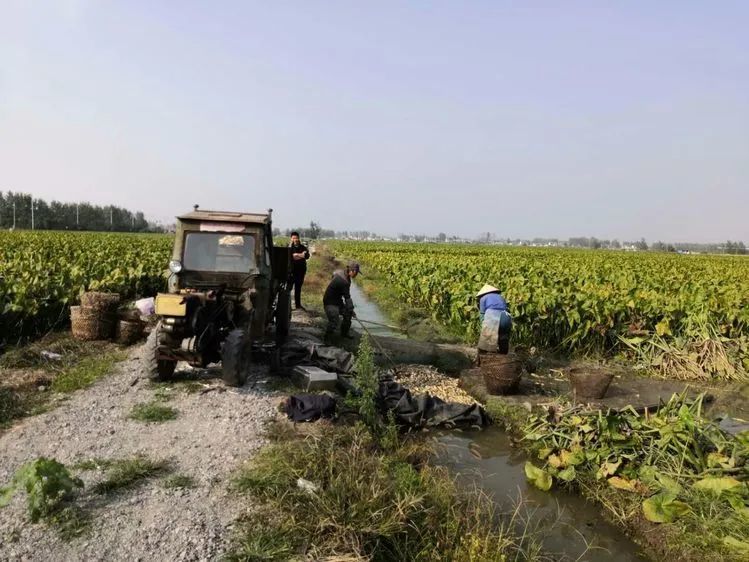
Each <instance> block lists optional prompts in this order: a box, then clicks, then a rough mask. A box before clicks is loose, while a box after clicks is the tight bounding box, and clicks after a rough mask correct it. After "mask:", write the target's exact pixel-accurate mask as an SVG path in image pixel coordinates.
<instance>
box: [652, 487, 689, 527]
mask: <svg viewBox="0 0 749 562" xmlns="http://www.w3.org/2000/svg"><path fill="white" fill-rule="evenodd" d="M642 512H643V514H644V515H645V519H647V520H648V521H652V522H653V523H672V522H674V521H676V519H678V518H679V517H681V516H682V515H684V514H686V513H687V512H689V505H687V504H686V503H684V502H682V501H679V500H677V499H676V496H675V495H674V494H669V493H668V492H664V493H662V494H656V495H655V496H653V497H651V498H648V499H646V500H645V501H644V502H642Z"/></svg>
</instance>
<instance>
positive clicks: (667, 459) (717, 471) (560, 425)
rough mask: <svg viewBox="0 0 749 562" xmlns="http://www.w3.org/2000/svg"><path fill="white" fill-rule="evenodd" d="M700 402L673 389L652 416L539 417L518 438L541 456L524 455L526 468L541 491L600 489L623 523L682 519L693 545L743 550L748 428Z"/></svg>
mask: <svg viewBox="0 0 749 562" xmlns="http://www.w3.org/2000/svg"><path fill="white" fill-rule="evenodd" d="M702 402H703V397H702V396H700V397H698V398H697V399H696V400H694V401H691V402H690V401H688V400H687V399H686V398H685V396H683V395H674V396H673V397H672V398H671V399H670V400H669V401H668V403H666V404H664V405H663V406H662V407H661V408H659V409H658V410H657V411H656V412H655V413H650V414H648V413H646V414H645V415H640V414H638V413H637V412H636V411H635V410H634V409H632V408H631V407H629V408H626V409H624V410H620V411H614V410H609V411H607V412H602V411H600V410H591V409H586V408H585V407H581V406H572V407H568V408H566V409H563V408H559V409H554V408H552V409H551V410H550V411H549V412H548V413H547V414H546V415H543V416H532V417H531V418H530V419H529V421H528V423H527V425H526V426H525V428H524V431H523V436H522V439H521V443H523V444H524V445H525V446H526V448H527V449H529V450H530V451H531V453H532V454H533V455H534V456H535V458H537V459H538V460H540V461H542V463H543V464H542V466H540V467H538V466H535V465H534V464H533V463H531V462H528V463H526V467H525V471H526V475H527V477H528V479H529V480H530V481H531V482H532V483H533V484H534V485H535V486H537V487H538V488H541V489H542V490H548V489H550V488H551V486H552V485H553V483H554V482H557V483H559V484H562V485H564V484H576V485H579V486H580V487H582V488H585V489H587V490H588V491H590V490H594V491H595V495H596V496H597V498H598V499H599V500H600V501H601V502H602V503H603V504H604V506H605V507H607V508H609V510H610V511H611V512H612V513H613V514H614V515H615V516H616V517H618V518H620V519H621V520H622V522H623V523H625V522H626V520H628V519H632V518H635V517H638V516H642V517H644V518H645V519H647V520H648V521H651V522H653V523H660V524H674V525H679V526H680V527H681V529H682V530H683V535H684V536H685V537H688V540H689V541H692V542H693V543H694V544H693V545H692V546H694V547H697V548H706V549H712V550H714V551H716V552H723V553H724V554H725V556H727V557H730V556H736V557H738V558H740V557H741V556H746V555H747V554H749V485H748V484H747V482H748V481H749V432H744V433H743V434H740V435H739V436H737V437H734V436H730V435H728V434H726V433H725V432H723V431H722V430H721V429H720V428H719V427H718V426H717V425H716V424H715V423H713V422H710V421H708V420H707V419H705V418H704V417H703V416H702Z"/></svg>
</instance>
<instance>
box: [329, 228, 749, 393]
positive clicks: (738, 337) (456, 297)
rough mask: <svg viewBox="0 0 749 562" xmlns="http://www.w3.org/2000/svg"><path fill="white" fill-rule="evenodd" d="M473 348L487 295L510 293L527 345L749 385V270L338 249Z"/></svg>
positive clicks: (388, 247)
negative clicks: (625, 357)
mask: <svg viewBox="0 0 749 562" xmlns="http://www.w3.org/2000/svg"><path fill="white" fill-rule="evenodd" d="M331 246H332V248H333V249H334V250H335V251H336V253H338V254H339V255H345V256H347V257H351V258H357V259H359V260H360V261H362V262H363V264H366V266H367V267H368V268H370V269H374V270H375V271H376V272H377V273H378V274H379V275H380V276H381V277H382V279H383V280H384V282H386V283H388V284H390V285H392V286H394V287H396V288H397V291H398V292H399V294H400V296H401V298H402V299H403V301H404V303H406V304H408V305H410V306H414V307H417V308H421V309H423V310H427V311H430V312H431V315H432V317H433V318H434V319H435V320H437V321H439V322H441V323H443V324H444V325H446V326H447V327H448V328H449V329H450V330H452V331H453V332H454V333H456V334H458V335H460V336H461V337H463V338H464V339H465V340H466V341H468V342H475V341H476V340H477V338H478V332H479V317H478V310H477V301H476V298H475V297H474V295H475V293H476V291H477V290H478V289H479V288H480V287H481V286H482V285H483V284H484V283H490V284H493V285H495V286H496V287H498V288H500V289H501V290H502V293H503V294H504V296H505V297H506V298H507V300H508V303H509V305H510V308H511V312H512V314H513V317H514V322H515V328H514V330H515V332H514V335H513V339H514V341H515V342H516V343H518V344H522V345H526V346H536V347H539V348H544V349H556V350H560V351H564V352H570V353H581V354H587V353H618V352H623V353H628V354H631V355H633V356H634V357H636V358H637V359H638V360H640V361H643V362H645V363H646V364H647V365H648V366H649V367H651V368H653V369H656V370H660V371H662V372H663V374H666V375H670V376H678V377H682V378H710V377H718V378H728V379H732V378H746V376H747V371H749V338H748V336H749V259H746V258H744V257H742V256H703V255H677V254H667V253H655V252H652V253H651V252H632V253H629V252H611V251H586V250H566V249H546V248H515V247H491V246H478V245H448V244H403V243H380V242H371V243H370V242H342V241H336V242H332V243H331Z"/></svg>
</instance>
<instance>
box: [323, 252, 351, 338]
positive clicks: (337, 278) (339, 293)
mask: <svg viewBox="0 0 749 562" xmlns="http://www.w3.org/2000/svg"><path fill="white" fill-rule="evenodd" d="M359 271H360V268H359V264H358V263H357V262H351V263H349V264H348V266H346V269H339V270H337V271H335V273H333V278H332V279H331V280H330V283H328V287H327V288H326V289H325V294H324V295H323V299H322V304H323V306H324V307H325V316H327V317H328V327H327V329H326V330H325V340H326V341H330V339H331V338H332V337H333V334H335V333H336V331H337V330H338V329H339V328H340V330H341V336H343V337H344V338H351V337H352V336H351V335H350V334H349V330H350V329H351V319H352V318H353V317H354V316H356V314H355V312H354V301H352V300H351V280H352V279H355V278H356V276H357V275H359ZM341 317H343V320H342V321H341Z"/></svg>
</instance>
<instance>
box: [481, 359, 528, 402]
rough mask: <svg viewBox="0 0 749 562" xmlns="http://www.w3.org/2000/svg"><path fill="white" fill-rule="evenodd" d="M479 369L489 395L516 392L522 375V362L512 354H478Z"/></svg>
mask: <svg viewBox="0 0 749 562" xmlns="http://www.w3.org/2000/svg"><path fill="white" fill-rule="evenodd" d="M479 368H480V369H481V374H482V375H483V377H484V383H485V384H486V390H487V391H488V392H489V394H511V393H513V392H516V391H517V389H518V385H519V384H520V377H521V376H522V374H523V362H522V361H521V360H520V358H518V357H517V356H516V355H515V354H514V353H510V354H508V355H500V354H498V353H480V354H479Z"/></svg>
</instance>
